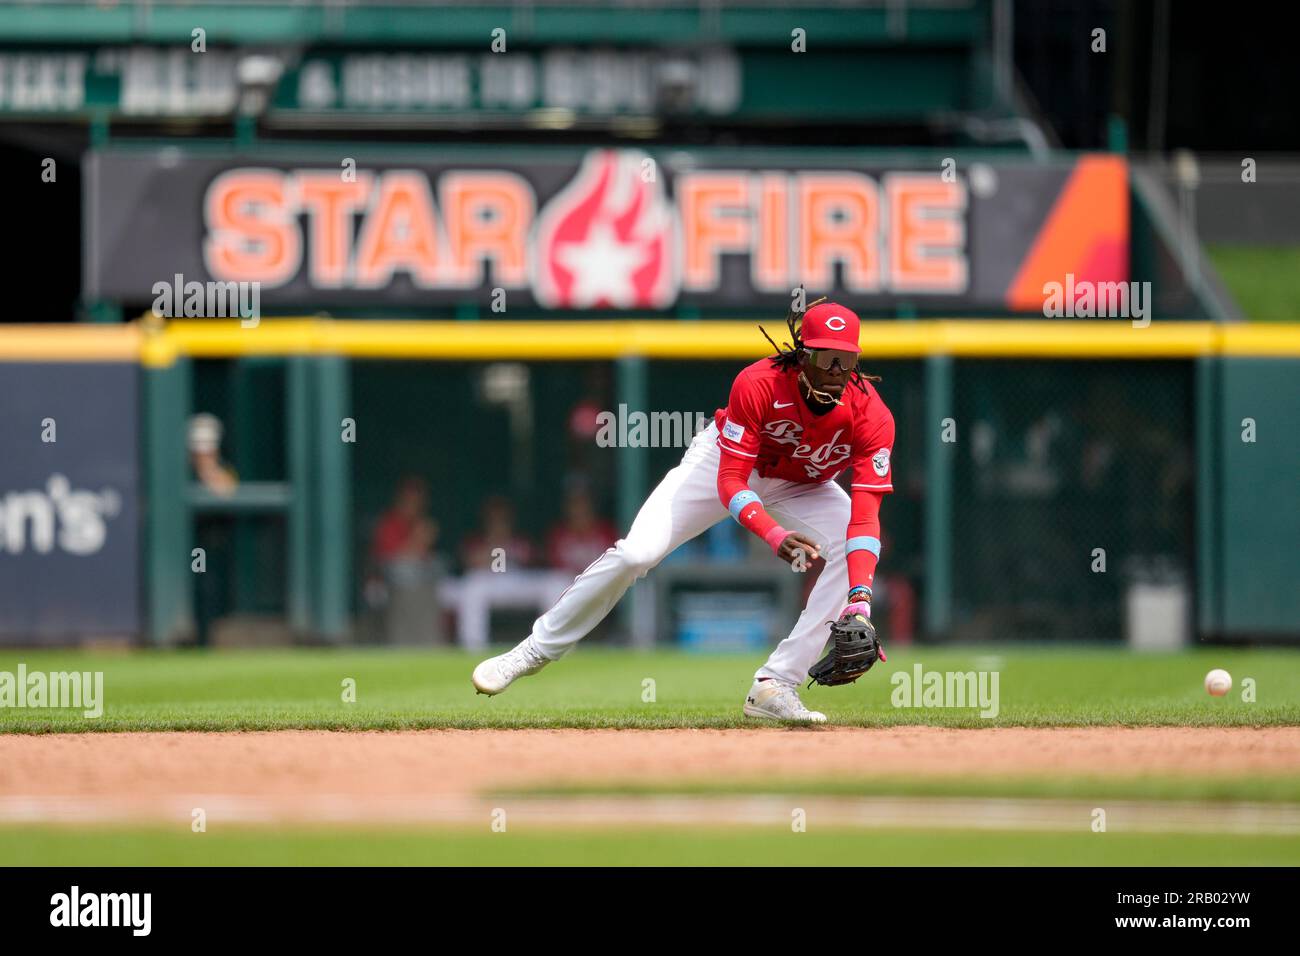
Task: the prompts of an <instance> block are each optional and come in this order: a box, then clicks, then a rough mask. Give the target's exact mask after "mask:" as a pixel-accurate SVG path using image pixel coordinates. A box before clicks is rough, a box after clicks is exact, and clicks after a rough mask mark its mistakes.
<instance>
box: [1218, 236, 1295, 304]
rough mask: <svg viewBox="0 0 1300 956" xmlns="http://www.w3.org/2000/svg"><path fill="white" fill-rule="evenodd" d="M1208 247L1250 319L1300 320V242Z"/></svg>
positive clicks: (1224, 278)
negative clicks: (1279, 244) (1295, 243)
mask: <svg viewBox="0 0 1300 956" xmlns="http://www.w3.org/2000/svg"><path fill="white" fill-rule="evenodd" d="M1206 251H1207V252H1208V253H1209V256H1210V261H1211V262H1212V263H1213V264H1214V268H1215V271H1216V272H1218V273H1219V277H1220V278H1221V279H1222V280H1223V284H1224V285H1226V286H1227V287H1228V291H1229V292H1231V293H1232V297H1233V298H1234V299H1236V300H1237V304H1238V305H1240V306H1241V310H1242V312H1243V313H1244V314H1245V316H1246V318H1247V319H1249V320H1251V321H1252V322H1295V321H1298V320H1300V246H1237V245H1213V246H1209V247H1208V248H1207V250H1206Z"/></svg>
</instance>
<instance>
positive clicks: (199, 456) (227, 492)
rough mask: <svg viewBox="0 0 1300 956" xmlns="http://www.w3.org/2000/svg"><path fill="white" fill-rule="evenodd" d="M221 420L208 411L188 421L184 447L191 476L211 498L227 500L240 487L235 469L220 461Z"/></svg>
mask: <svg viewBox="0 0 1300 956" xmlns="http://www.w3.org/2000/svg"><path fill="white" fill-rule="evenodd" d="M223 431H224V429H223V428H222V425H221V419H219V418H217V416H216V415H211V414H209V413H208V412H200V413H199V414H197V415H194V416H193V417H191V418H190V423H189V428H188V433H187V436H186V444H187V445H188V446H189V452H190V467H192V468H193V469H194V477H195V479H196V480H198V481H199V483H200V484H202V485H203V487H204V488H206V489H208V491H210V492H212V493H213V494H214V495H221V496H223V497H229V496H231V495H233V494H234V493H235V489H237V488H238V487H239V476H238V475H237V474H235V470H234V469H233V468H231V467H230V466H229V465H227V464H226V463H225V462H223V461H222V460H221V436H222V433H223Z"/></svg>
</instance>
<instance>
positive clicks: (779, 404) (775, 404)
mask: <svg viewBox="0 0 1300 956" xmlns="http://www.w3.org/2000/svg"><path fill="white" fill-rule="evenodd" d="M793 404H794V402H773V403H772V407H773V408H789V407H790V406H791V405H793Z"/></svg>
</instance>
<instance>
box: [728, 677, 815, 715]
mask: <svg viewBox="0 0 1300 956" xmlns="http://www.w3.org/2000/svg"><path fill="white" fill-rule="evenodd" d="M745 716H746V717H766V718H768V719H769V720H798V721H802V722H803V723H805V724H824V723H826V715H825V714H823V713H821V712H820V711H816V710H809V709H808V708H807V707H805V706H804V705H803V701H801V700H800V699H799V692H798V691H797V690H795V686H794V684H787V683H785V682H784V681H779V680H776V679H775V678H773V679H771V680H756V681H754V686H753V687H751V688H750V689H749V695H748V696H747V697H746V698H745Z"/></svg>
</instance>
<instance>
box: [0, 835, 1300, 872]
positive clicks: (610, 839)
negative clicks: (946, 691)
mask: <svg viewBox="0 0 1300 956" xmlns="http://www.w3.org/2000/svg"><path fill="white" fill-rule="evenodd" d="M0 860H3V862H4V863H6V864H8V865H12V866H56V865H75V866H121V865H123V863H127V862H129V863H130V864H133V865H144V866H192V865H195V864H199V865H204V866H277V865H285V864H286V863H289V864H292V865H304V866H351V865H356V864H366V865H372V866H530V865H536V864H538V863H544V864H547V865H551V866H578V865H581V866H1054V865H1062V864H1069V865H1072V866H1140V865H1161V866H1287V865H1290V866H1293V865H1295V864H1296V861H1297V860H1300V837H1276V836H1240V835H1235V836H1233V837H1232V838H1231V839H1229V840H1225V839H1224V838H1223V837H1222V836H1219V835H1215V834H1185V833H1178V834H1123V833H1087V832H1083V833H1018V832H999V831H981V832H961V831H958V832H945V833H934V832H925V831H890V832H881V831H869V832H868V831H861V830H858V831H855V830H840V831H837V832H833V833H831V832H827V833H817V832H813V831H809V832H807V833H792V832H791V831H790V829H789V828H788V827H786V828H784V829H779V828H768V829H757V828H735V829H728V830H722V831H717V830H714V831H709V832H701V831H700V829H699V828H690V829H681V830H640V831H627V830H621V831H603V830H594V831H593V830H569V831H564V830H551V831H547V832H544V833H510V832H506V833H488V832H468V831H464V830H430V829H421V830H402V831H400V832H395V831H393V830H391V829H370V830H336V829H331V830H310V829H309V830H290V831H276V830H267V829H262V828H259V829H245V830H242V831H237V832H232V833H222V834H217V833H204V834H193V833H188V832H180V833H177V832H175V831H171V832H167V831H163V830H160V829H118V828H111V829H103V830H98V831H90V832H87V831H85V830H68V829H58V828H52V827H38V828H26V829H23V830H17V829H10V828H0Z"/></svg>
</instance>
